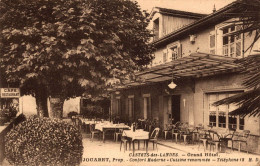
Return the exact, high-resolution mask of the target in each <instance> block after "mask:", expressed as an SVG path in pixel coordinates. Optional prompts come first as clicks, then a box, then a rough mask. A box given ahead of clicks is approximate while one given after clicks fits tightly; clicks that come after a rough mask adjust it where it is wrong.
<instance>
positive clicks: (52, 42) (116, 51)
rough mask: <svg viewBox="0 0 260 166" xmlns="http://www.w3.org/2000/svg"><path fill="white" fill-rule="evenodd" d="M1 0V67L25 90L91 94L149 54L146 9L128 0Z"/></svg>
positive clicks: (126, 75) (143, 61) (127, 76)
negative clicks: (141, 9) (144, 10)
mask: <svg viewBox="0 0 260 166" xmlns="http://www.w3.org/2000/svg"><path fill="white" fill-rule="evenodd" d="M0 3H1V5H0V6H1V7H0V13H1V18H0V33H1V34H0V50H1V57H0V63H1V66H0V68H1V69H3V71H5V77H6V79H7V82H8V83H9V84H10V83H13V82H18V83H19V84H20V87H21V88H22V89H21V91H22V93H23V94H32V95H36V98H37V93H40V94H39V96H45V97H44V98H46V97H48V96H56V95H60V94H62V95H63V96H64V98H69V97H74V96H81V95H82V94H83V95H85V96H87V97H88V95H89V94H92V97H93V94H97V92H100V94H101V93H104V89H105V88H106V87H105V83H106V81H107V80H108V79H109V78H113V77H115V78H118V79H120V80H121V81H124V80H126V79H130V78H132V75H133V72H134V71H135V70H140V69H142V67H143V66H145V65H147V64H149V63H150V61H151V60H152V58H153V57H152V55H151V54H150V52H151V48H150V46H149V45H148V40H149V38H150V37H151V33H150V31H148V30H147V29H146V27H147V25H148V22H149V20H148V19H147V13H146V12H142V11H140V8H139V6H138V5H137V3H134V2H132V1H130V0H113V1H111V0H73V1H67V0H55V1H48V0H34V1H27V0H14V1H9V0H1V1H0ZM42 93H46V94H44V95H43V94H42ZM43 100H44V99H43Z"/></svg>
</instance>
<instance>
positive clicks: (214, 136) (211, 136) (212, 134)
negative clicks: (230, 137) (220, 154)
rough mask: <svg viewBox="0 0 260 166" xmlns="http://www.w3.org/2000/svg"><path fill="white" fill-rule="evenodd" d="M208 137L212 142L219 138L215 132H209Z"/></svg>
mask: <svg viewBox="0 0 260 166" xmlns="http://www.w3.org/2000/svg"><path fill="white" fill-rule="evenodd" d="M209 136H210V139H211V140H212V141H219V140H220V136H219V135H218V133H217V132H215V131H209Z"/></svg>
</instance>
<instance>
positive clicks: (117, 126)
mask: <svg viewBox="0 0 260 166" xmlns="http://www.w3.org/2000/svg"><path fill="white" fill-rule="evenodd" d="M129 128H130V127H129V126H127V125H125V124H112V123H110V122H108V123H98V124H96V125H95V129H97V130H100V131H101V132H102V133H103V142H105V133H106V131H108V130H116V129H129Z"/></svg>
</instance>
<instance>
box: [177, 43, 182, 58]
mask: <svg viewBox="0 0 260 166" xmlns="http://www.w3.org/2000/svg"><path fill="white" fill-rule="evenodd" d="M177 49H178V51H177V57H178V58H177V59H179V58H181V57H182V47H181V44H179V46H178V48H177Z"/></svg>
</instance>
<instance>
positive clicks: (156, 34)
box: [153, 18, 159, 41]
mask: <svg viewBox="0 0 260 166" xmlns="http://www.w3.org/2000/svg"><path fill="white" fill-rule="evenodd" d="M153 34H154V37H153V40H154V41H155V40H158V39H159V18H157V19H156V20H154V21H153Z"/></svg>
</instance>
